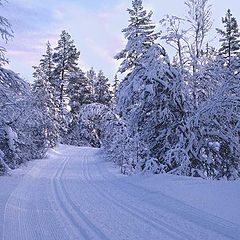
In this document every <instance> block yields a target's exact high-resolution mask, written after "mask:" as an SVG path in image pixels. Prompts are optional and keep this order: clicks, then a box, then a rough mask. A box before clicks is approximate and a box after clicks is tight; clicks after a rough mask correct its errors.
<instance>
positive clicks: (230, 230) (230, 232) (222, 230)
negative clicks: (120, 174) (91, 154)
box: [97, 164, 240, 240]
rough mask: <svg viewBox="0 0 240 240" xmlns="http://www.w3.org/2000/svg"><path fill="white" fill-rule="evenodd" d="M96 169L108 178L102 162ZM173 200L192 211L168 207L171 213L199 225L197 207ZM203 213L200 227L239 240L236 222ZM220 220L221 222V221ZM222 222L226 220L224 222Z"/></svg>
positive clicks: (119, 187) (154, 205) (121, 187)
mask: <svg viewBox="0 0 240 240" xmlns="http://www.w3.org/2000/svg"><path fill="white" fill-rule="evenodd" d="M97 169H98V171H101V173H102V176H103V177H104V178H105V179H106V180H108V179H107V177H106V176H104V175H105V172H104V170H107V169H104V170H103V167H102V164H98V168H97ZM107 171H108V170H107ZM108 173H109V175H111V176H113V177H114V178H116V176H114V174H112V173H111V172H109V171H108ZM116 179H117V178H116ZM111 184H112V185H114V186H115V187H117V188H118V189H120V190H121V191H122V192H124V193H126V194H128V195H130V196H132V197H134V198H136V196H135V195H132V194H130V193H129V192H128V191H126V190H124V189H125V188H124V187H123V186H121V184H114V183H112V182H111ZM125 184H129V185H131V186H132V187H134V188H138V189H140V188H141V187H139V186H136V185H134V184H131V183H125ZM143 190H144V189H143ZM145 191H146V190H145ZM162 195H164V194H162ZM166 197H168V198H169V199H170V200H171V199H173V198H172V197H169V196H166ZM173 200H174V201H176V202H177V203H179V204H183V205H184V206H186V207H189V208H190V209H192V210H193V211H194V212H191V213H190V215H188V213H184V214H185V215H184V216H182V215H181V212H183V210H182V208H179V209H176V210H174V209H169V210H171V211H172V212H173V213H175V214H177V215H179V216H182V217H186V220H189V222H192V223H194V224H197V225H199V218H201V217H202V215H201V214H200V213H201V211H200V210H199V209H197V208H194V207H192V206H190V205H187V204H185V203H182V202H180V201H179V200H176V199H173ZM148 204H150V205H151V206H153V207H154V208H157V207H158V206H157V205H156V204H155V203H154V202H148ZM179 213H180V214H179ZM203 213H204V214H205V216H204V217H205V219H206V220H207V221H206V222H204V223H203V224H202V225H199V226H202V227H203V228H205V229H208V230H210V231H212V232H215V233H216V234H220V235H222V236H224V237H226V238H228V239H233V240H239V239H240V237H239V236H240V228H238V226H237V224H234V223H231V222H229V221H227V220H224V219H221V218H219V217H217V216H213V215H211V214H208V213H205V212H203ZM192 216H194V217H195V218H194V219H196V220H194V219H193V218H192ZM213 218H214V219H216V220H219V221H220V222H219V223H218V221H213V220H212V219H213ZM197 219H198V220H197ZM222 222H223V223H222ZM224 222H226V224H224ZM209 223H210V224H213V227H210V225H209ZM236 233H237V234H236Z"/></svg>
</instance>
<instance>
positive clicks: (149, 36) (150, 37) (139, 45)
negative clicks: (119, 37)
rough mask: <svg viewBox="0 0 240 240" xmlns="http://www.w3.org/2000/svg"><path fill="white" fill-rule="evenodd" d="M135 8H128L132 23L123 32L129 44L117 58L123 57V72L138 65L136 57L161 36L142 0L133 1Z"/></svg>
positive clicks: (121, 69)
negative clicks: (156, 31)
mask: <svg viewBox="0 0 240 240" xmlns="http://www.w3.org/2000/svg"><path fill="white" fill-rule="evenodd" d="M132 7H133V9H128V10H127V11H128V12H129V15H130V20H129V22H130V24H129V26H128V27H127V28H124V29H123V30H122V32H123V33H124V36H125V38H126V39H127V41H128V42H127V45H126V47H125V49H123V50H122V51H121V52H120V53H118V54H117V55H116V56H115V59H123V62H122V63H121V67H120V69H119V71H120V72H121V73H123V72H125V71H127V70H132V69H133V68H134V67H135V66H136V65H137V62H136V59H137V58H138V57H139V55H142V54H143V53H144V52H146V51H147V49H148V48H149V47H150V46H151V45H152V44H153V42H154V41H155V40H156V39H157V38H158V37H159V33H154V29H155V25H154V24H153V23H152V20H151V17H152V14H153V13H152V12H149V13H147V11H146V10H144V8H143V5H142V0H133V1H132Z"/></svg>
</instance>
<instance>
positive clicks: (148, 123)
mask: <svg viewBox="0 0 240 240" xmlns="http://www.w3.org/2000/svg"><path fill="white" fill-rule="evenodd" d="M164 52H165V51H164V50H163V49H162V48H161V47H160V46H158V45H152V46H151V47H150V48H149V50H148V51H147V52H146V53H145V54H144V56H143V57H142V58H141V59H139V64H138V67H136V68H135V69H134V71H132V73H131V74H129V75H128V76H127V78H126V79H125V80H124V81H123V82H122V83H121V85H120V89H119V94H118V108H117V110H118V111H119V114H120V115H121V116H122V118H123V119H124V120H125V121H126V123H127V128H128V131H129V134H130V136H131V137H132V138H133V139H135V140H136V141H137V142H138V145H139V148H138V156H137V157H138V159H136V162H137V163H136V165H140V166H141V168H145V165H148V164H147V163H145V162H144V161H143V159H144V158H145V160H147V161H148V160H149V159H151V161H152V162H153V159H156V160H155V162H158V164H157V163H156V164H154V167H156V166H157V165H159V164H161V162H162V159H163V156H164V155H165V153H166V151H167V149H168V147H169V141H170V142H171V141H173V139H174V138H175V135H174V134H175V126H176V124H177V123H179V122H181V121H182V119H183V117H184V114H185V113H184V109H183V96H182V90H181V88H182V80H181V76H180V75H179V73H178V71H177V70H176V69H174V68H173V67H171V66H170V65H169V61H168V59H167V58H166V57H165V56H164V54H163V53H164ZM145 148H147V149H148V151H149V153H148V154H147V155H146V151H144V150H145ZM148 155H149V156H150V157H148ZM157 159H158V160H157ZM148 168H149V166H148ZM153 171H154V172H157V171H158V170H157V169H153Z"/></svg>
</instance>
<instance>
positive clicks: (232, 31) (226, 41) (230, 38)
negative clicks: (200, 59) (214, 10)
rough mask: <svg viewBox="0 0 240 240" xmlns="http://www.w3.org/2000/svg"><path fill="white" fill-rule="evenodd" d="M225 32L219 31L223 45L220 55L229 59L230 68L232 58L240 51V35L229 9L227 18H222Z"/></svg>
mask: <svg viewBox="0 0 240 240" xmlns="http://www.w3.org/2000/svg"><path fill="white" fill-rule="evenodd" d="M222 23H223V24H224V27H225V30H221V29H217V32H218V33H219V34H220V35H221V37H222V38H221V39H220V42H221V43H222V46H221V48H220V49H219V53H220V54H221V55H223V56H224V57H225V58H226V59H227V64H228V66H230V65H231V58H232V57H234V56H236V54H237V53H239V50H240V33H239V28H238V24H237V20H236V18H235V17H233V16H232V13H231V10H230V9H228V11H227V13H226V16H225V17H224V18H222Z"/></svg>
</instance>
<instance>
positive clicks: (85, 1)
mask: <svg viewBox="0 0 240 240" xmlns="http://www.w3.org/2000/svg"><path fill="white" fill-rule="evenodd" d="M143 3H144V6H145V7H146V8H147V9H149V10H150V9H151V10H153V12H154V16H153V20H154V22H155V23H157V22H158V21H159V20H160V19H161V18H162V17H163V16H164V15H166V14H171V15H178V16H184V15H185V6H184V0H168V1H166V0H145V1H144V0H143ZM209 3H210V4H212V5H213V7H212V11H213V19H214V25H213V30H212V32H211V35H210V37H211V38H214V36H216V33H215V31H214V29H215V28H216V27H221V26H222V25H221V17H222V16H224V15H225V13H226V11H227V9H228V8H230V9H231V10H232V13H233V15H234V16H235V17H236V18H237V20H238V21H239V24H240V1H239V0H227V1H226V0H209ZM128 7H131V0H9V3H8V4H6V5H5V7H4V8H2V9H1V15H4V16H5V17H7V18H9V20H10V22H11V23H12V25H13V30H14V35H15V37H14V39H13V40H11V41H10V42H9V43H8V45H7V46H6V48H7V50H8V58H9V59H10V65H9V66H8V67H9V68H11V69H13V70H14V71H16V72H19V73H21V76H22V77H24V78H25V79H27V80H31V79H32V66H34V65H38V63H39V60H40V58H41V55H42V54H44V52H45V44H46V42H47V41H48V40H49V41H50V42H51V43H52V45H53V46H56V43H57V40H58V38H59V34H60V33H61V31H62V30H63V29H65V30H67V31H68V32H69V33H70V34H71V35H72V37H73V39H74V40H75V44H76V46H77V48H78V49H79V50H80V51H81V56H80V66H81V67H82V68H83V70H88V69H89V68H90V67H91V66H93V67H94V68H95V69H96V70H100V69H102V70H103V71H104V72H105V74H106V75H107V77H109V79H113V77H114V74H115V73H116V71H117V68H118V64H119V63H118V62H116V61H115V60H113V56H114V55H115V54H116V53H117V52H118V51H119V50H121V49H122V48H123V46H124V39H123V36H122V34H121V30H122V28H124V27H126V26H127V25H128V13H127V12H126V9H127V8H128ZM163 45H164V44H163Z"/></svg>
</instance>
